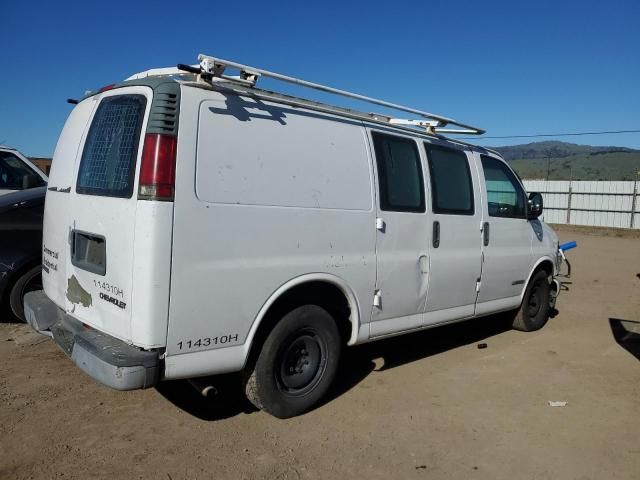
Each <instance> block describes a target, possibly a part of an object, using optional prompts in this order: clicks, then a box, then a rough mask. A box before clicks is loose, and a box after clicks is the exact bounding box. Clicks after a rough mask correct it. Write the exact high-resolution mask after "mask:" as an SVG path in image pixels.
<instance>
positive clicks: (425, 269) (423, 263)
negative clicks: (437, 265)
mask: <svg viewBox="0 0 640 480" xmlns="http://www.w3.org/2000/svg"><path fill="white" fill-rule="evenodd" d="M418 263H419V264H420V273H429V257H427V256H426V255H420V257H419V258H418Z"/></svg>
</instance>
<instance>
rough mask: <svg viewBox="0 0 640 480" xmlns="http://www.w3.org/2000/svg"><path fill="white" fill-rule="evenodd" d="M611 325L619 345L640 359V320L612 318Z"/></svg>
mask: <svg viewBox="0 0 640 480" xmlns="http://www.w3.org/2000/svg"><path fill="white" fill-rule="evenodd" d="M609 326H610V327H611V333H612V334H613V338H614V339H615V341H616V342H617V343H618V345H620V346H621V347H622V348H624V349H625V350H626V351H627V352H629V353H630V354H631V355H633V356H634V357H636V358H637V359H638V360H640V322H636V321H633V320H621V319H619V318H610V319H609Z"/></svg>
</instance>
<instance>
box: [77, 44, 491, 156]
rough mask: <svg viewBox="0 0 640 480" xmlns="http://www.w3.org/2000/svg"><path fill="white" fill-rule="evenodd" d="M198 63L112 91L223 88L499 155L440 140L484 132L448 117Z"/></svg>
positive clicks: (133, 79) (223, 63)
mask: <svg viewBox="0 0 640 480" xmlns="http://www.w3.org/2000/svg"><path fill="white" fill-rule="evenodd" d="M198 59H199V60H200V64H199V65H182V64H178V65H177V66H176V67H169V68H156V69H151V70H146V71H144V72H140V73H137V74H134V75H132V76H130V77H129V78H127V79H126V80H125V81H124V82H122V83H120V84H117V85H114V86H113V88H116V87H120V86H125V85H148V86H150V87H152V88H154V89H155V88H156V87H158V85H159V84H161V83H166V82H176V83H179V84H181V85H184V86H190V87H196V88H206V89H212V90H220V89H224V90H227V91H231V92H232V93H235V94H238V95H245V96H250V97H256V98H260V99H262V100H272V101H275V102H278V103H285V104H288V105H292V106H297V107H304V108H309V109H311V110H315V111H321V112H323V113H329V114H334V115H337V116H340V117H346V118H351V119H358V120H362V121H365V122H367V123H372V124H377V125H384V127H385V128H387V129H392V130H398V131H401V132H403V133H406V132H410V133H412V134H413V135H417V136H419V137H423V138H429V139H432V140H433V139H435V140H440V141H442V142H444V143H451V144H454V145H459V146H464V147H466V148H472V149H473V150H477V151H480V152H491V153H493V154H495V155H498V156H500V154H499V153H498V152H495V151H493V150H490V149H488V148H484V147H480V146H477V145H473V144H470V143H467V142H464V141H461V140H458V139H452V138H449V137H446V136H445V135H444V134H445V133H451V134H460V133H463V134H475V135H480V134H483V133H484V132H485V131H484V130H482V129H480V128H477V127H473V126H470V125H467V124H463V123H460V122H458V121H456V120H453V119H451V118H448V117H444V116H441V115H436V114H432V113H429V112H425V111H422V110H417V109H415V108H412V107H405V106H403V105H398V104H393V103H390V102H387V101H384V100H379V99H376V98H372V97H366V96H363V95H360V94H356V93H352V92H347V91H344V90H338V89H335V88H333V87H329V86H326V85H321V84H317V83H312V82H308V81H306V80H302V79H298V78H294V77H288V76H286V75H282V74H279V73H275V72H270V71H267V70H262V69H259V68H255V67H250V66H246V65H242V64H239V63H236V62H232V61H228V60H221V59H217V58H214V57H209V56H206V55H199V57H198ZM227 68H233V69H236V70H238V71H239V73H240V74H239V75H238V76H230V75H225V74H224V72H225V69H227ZM261 76H265V77H269V78H272V79H275V80H280V81H283V82H287V83H291V84H295V85H297V86H302V87H307V88H311V89H315V90H319V91H323V92H327V93H331V94H334V95H338V96H342V97H347V98H352V99H356V100H360V101H364V102H368V103H372V104H376V105H379V106H383V107H385V108H389V109H393V110H399V111H403V112H408V113H411V114H413V115H415V116H417V117H419V118H418V119H407V118H394V117H391V116H389V115H385V114H379V113H372V112H369V113H367V112H362V111H358V110H354V109H351V108H347V107H343V106H338V105H334V104H329V103H323V102H319V101H316V100H311V99H308V98H302V97H296V96H292V95H288V94H285V93H282V92H276V91H270V90H266V89H263V88H258V87H256V83H257V81H258V79H259V78H260V77H261ZM95 93H98V92H89V93H88V94H87V96H92V95H94V94H95ZM448 125H455V126H458V127H461V129H460V130H455V129H454V130H451V129H447V128H445V127H446V126H448Z"/></svg>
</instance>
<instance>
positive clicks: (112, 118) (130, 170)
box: [76, 95, 147, 198]
mask: <svg viewBox="0 0 640 480" xmlns="http://www.w3.org/2000/svg"><path fill="white" fill-rule="evenodd" d="M146 103H147V100H146V98H145V97H144V95H117V96H113V97H107V98H104V99H102V101H101V102H100V105H99V106H98V110H97V111H96V114H95V115H94V117H93V122H92V123H91V128H90V129H89V135H87V140H86V142H85V145H84V151H83V152H82V160H81V161H80V170H79V172H78V184H77V186H76V192H78V193H83V194H87V195H101V196H107V197H119V198H130V197H131V194H132V193H133V177H134V173H135V165H136V157H137V155H138V144H139V142H140V130H141V128H142V121H143V119H144V111H145V107H146Z"/></svg>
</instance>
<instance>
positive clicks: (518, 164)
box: [491, 141, 640, 180]
mask: <svg viewBox="0 0 640 480" xmlns="http://www.w3.org/2000/svg"><path fill="white" fill-rule="evenodd" d="M491 148H493V149H494V150H497V151H498V152H500V154H501V155H502V156H503V157H504V159H505V160H507V161H508V162H509V164H510V165H511V166H512V167H513V168H514V169H515V170H516V171H517V172H518V175H520V176H521V177H522V178H546V177H547V170H548V174H549V179H551V180H568V179H569V178H573V179H574V180H633V179H634V176H635V175H636V173H637V172H638V171H640V150H634V149H632V148H626V147H594V146H591V145H578V144H575V143H566V142H556V141H551V142H535V143H528V144H526V145H511V146H505V147H491Z"/></svg>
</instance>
